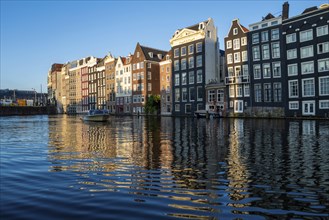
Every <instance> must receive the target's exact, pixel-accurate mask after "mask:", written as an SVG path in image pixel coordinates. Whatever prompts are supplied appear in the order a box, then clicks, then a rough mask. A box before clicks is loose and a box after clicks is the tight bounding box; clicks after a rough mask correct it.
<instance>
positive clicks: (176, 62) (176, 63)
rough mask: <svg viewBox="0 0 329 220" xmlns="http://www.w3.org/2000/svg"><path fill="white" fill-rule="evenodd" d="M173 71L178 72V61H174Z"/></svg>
mask: <svg viewBox="0 0 329 220" xmlns="http://www.w3.org/2000/svg"><path fill="white" fill-rule="evenodd" d="M174 71H179V60H175V61H174Z"/></svg>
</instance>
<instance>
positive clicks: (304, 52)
mask: <svg viewBox="0 0 329 220" xmlns="http://www.w3.org/2000/svg"><path fill="white" fill-rule="evenodd" d="M306 57H313V45H310V46H307V47H302V48H300V58H306Z"/></svg>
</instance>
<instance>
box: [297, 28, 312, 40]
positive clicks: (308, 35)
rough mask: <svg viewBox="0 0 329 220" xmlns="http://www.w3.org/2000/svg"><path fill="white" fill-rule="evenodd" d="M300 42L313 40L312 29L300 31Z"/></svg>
mask: <svg viewBox="0 0 329 220" xmlns="http://www.w3.org/2000/svg"><path fill="white" fill-rule="evenodd" d="M299 38H300V42H304V41H309V40H313V29H309V30H306V31H301V32H300V33H299Z"/></svg>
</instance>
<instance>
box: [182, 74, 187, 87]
mask: <svg viewBox="0 0 329 220" xmlns="http://www.w3.org/2000/svg"><path fill="white" fill-rule="evenodd" d="M186 82H187V77H186V73H182V85H186Z"/></svg>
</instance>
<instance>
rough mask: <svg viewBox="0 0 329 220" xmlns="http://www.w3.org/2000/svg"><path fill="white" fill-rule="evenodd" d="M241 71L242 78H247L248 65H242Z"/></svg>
mask: <svg viewBox="0 0 329 220" xmlns="http://www.w3.org/2000/svg"><path fill="white" fill-rule="evenodd" d="M242 70H243V73H242V75H243V76H248V75H249V69H248V65H243V66H242Z"/></svg>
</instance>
